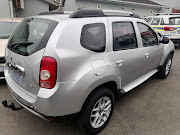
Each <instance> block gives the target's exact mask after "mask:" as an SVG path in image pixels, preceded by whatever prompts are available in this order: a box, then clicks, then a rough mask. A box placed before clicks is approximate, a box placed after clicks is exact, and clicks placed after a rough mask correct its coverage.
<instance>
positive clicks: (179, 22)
mask: <svg viewBox="0 0 180 135" xmlns="http://www.w3.org/2000/svg"><path fill="white" fill-rule="evenodd" d="M169 24H170V25H180V17H172V18H169Z"/></svg>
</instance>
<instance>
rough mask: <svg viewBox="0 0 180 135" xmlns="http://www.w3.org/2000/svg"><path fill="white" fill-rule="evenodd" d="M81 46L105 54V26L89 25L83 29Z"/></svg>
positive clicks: (100, 24)
mask: <svg viewBox="0 0 180 135" xmlns="http://www.w3.org/2000/svg"><path fill="white" fill-rule="evenodd" d="M81 45H82V46H83V47H84V48H86V49H88V50H91V51H95V52H104V51H105V45H106V31H105V25H104V24H102V23H96V24H87V25H85V26H84V27H83V29H82V34H81Z"/></svg>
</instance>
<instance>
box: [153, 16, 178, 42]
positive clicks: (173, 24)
mask: <svg viewBox="0 0 180 135" xmlns="http://www.w3.org/2000/svg"><path fill="white" fill-rule="evenodd" d="M150 24H151V26H152V27H153V28H154V30H155V31H157V32H158V33H160V34H161V35H162V36H166V37H168V38H169V39H170V40H171V41H172V42H173V43H174V44H180V14H178V13H171V14H167V13H164V14H158V15H155V16H154V17H153V19H152V21H151V22H150Z"/></svg>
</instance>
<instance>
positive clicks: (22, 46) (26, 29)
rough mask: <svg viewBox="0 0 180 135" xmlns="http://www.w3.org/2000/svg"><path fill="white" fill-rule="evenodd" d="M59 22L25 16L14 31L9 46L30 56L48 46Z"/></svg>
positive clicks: (19, 52) (21, 53)
mask: <svg viewBox="0 0 180 135" xmlns="http://www.w3.org/2000/svg"><path fill="white" fill-rule="evenodd" d="M57 24H58V23H57V22H55V21H52V20H47V19H38V18H31V19H30V18H29V19H28V18H25V19H24V20H23V21H22V22H21V23H20V24H19V25H18V26H17V28H16V29H15V30H14V32H13V33H12V35H11V37H10V39H9V42H8V48H9V49H10V50H11V51H13V52H15V53H18V54H20V55H23V56H29V55H31V54H33V53H35V52H37V51H39V50H41V49H43V48H45V47H46V44H47V42H48V40H49V37H50V35H51V33H52V32H53V30H54V29H55V27H56V26H57Z"/></svg>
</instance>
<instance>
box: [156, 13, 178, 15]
mask: <svg viewBox="0 0 180 135" xmlns="http://www.w3.org/2000/svg"><path fill="white" fill-rule="evenodd" d="M158 15H180V13H154V16H158Z"/></svg>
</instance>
